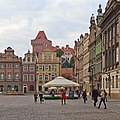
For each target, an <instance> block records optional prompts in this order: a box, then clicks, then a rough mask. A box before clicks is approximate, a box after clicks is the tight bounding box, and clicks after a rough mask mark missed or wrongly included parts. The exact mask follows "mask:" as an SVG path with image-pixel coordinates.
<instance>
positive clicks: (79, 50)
mask: <svg viewBox="0 0 120 120" xmlns="http://www.w3.org/2000/svg"><path fill="white" fill-rule="evenodd" d="M83 39H84V38H83V35H82V34H81V35H80V39H78V41H75V47H74V49H75V75H76V82H77V83H79V85H80V88H79V89H80V91H83Z"/></svg>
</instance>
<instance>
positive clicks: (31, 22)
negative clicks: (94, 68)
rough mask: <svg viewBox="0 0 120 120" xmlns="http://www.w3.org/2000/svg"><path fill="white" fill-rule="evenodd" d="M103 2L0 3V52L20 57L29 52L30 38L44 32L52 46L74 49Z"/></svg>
mask: <svg viewBox="0 0 120 120" xmlns="http://www.w3.org/2000/svg"><path fill="white" fill-rule="evenodd" d="M106 2H107V0H0V52H2V53H3V52H4V50H5V49H6V48H7V47H12V48H13V49H14V50H15V54H16V55H18V56H19V57H23V56H24V54H25V53H26V52H27V51H28V49H29V50H30V51H31V52H32V47H31V39H34V38H35V37H36V35H37V34H38V32H39V31H43V30H44V31H45V34H46V36H47V38H48V39H49V40H51V41H52V43H53V46H56V45H59V46H66V45H67V44H68V45H69V46H70V47H74V41H75V40H77V39H78V38H79V36H80V34H84V33H86V32H89V25H90V24H89V21H90V17H91V15H92V13H93V14H94V15H97V9H98V6H99V4H101V5H102V8H103V11H104V9H105V6H106Z"/></svg>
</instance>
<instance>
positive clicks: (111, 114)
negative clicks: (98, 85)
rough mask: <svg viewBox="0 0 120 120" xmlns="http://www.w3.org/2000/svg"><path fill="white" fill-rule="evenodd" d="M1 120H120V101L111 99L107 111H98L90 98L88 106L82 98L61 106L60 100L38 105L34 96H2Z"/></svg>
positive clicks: (102, 107) (0, 100) (0, 105)
mask: <svg viewBox="0 0 120 120" xmlns="http://www.w3.org/2000/svg"><path fill="white" fill-rule="evenodd" d="M0 120H120V100H115V99H114V100H113V99H109V100H108V102H107V109H104V106H101V108H100V109H97V108H95V107H93V103H92V100H91V99H90V98H89V99H88V102H87V103H86V104H84V103H83V100H82V98H80V99H77V100H67V105H61V101H60V100H46V101H45V102H44V103H43V104H40V103H39V102H38V103H37V104H36V103H34V102H33V96H32V95H26V96H7V95H6V96H5V95H0Z"/></svg>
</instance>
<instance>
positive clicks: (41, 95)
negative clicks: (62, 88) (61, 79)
mask: <svg viewBox="0 0 120 120" xmlns="http://www.w3.org/2000/svg"><path fill="white" fill-rule="evenodd" d="M39 99H40V103H41V104H42V101H43V93H42V92H40V93H39Z"/></svg>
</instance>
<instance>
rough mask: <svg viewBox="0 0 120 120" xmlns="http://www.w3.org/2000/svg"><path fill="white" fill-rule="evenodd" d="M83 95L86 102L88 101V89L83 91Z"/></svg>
mask: <svg viewBox="0 0 120 120" xmlns="http://www.w3.org/2000/svg"><path fill="white" fill-rule="evenodd" d="M82 97H83V100H84V103H86V101H87V94H86V90H84V91H83V93H82Z"/></svg>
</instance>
